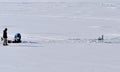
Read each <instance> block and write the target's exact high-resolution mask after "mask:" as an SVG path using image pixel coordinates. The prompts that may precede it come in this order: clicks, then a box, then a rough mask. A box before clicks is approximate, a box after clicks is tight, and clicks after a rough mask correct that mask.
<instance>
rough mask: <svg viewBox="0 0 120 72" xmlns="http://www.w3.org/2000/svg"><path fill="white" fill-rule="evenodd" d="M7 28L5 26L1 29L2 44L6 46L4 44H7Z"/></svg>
mask: <svg viewBox="0 0 120 72" xmlns="http://www.w3.org/2000/svg"><path fill="white" fill-rule="evenodd" d="M7 38H8V37H7V28H5V29H4V30H3V45H4V46H6V45H8V44H7V43H8V42H7Z"/></svg>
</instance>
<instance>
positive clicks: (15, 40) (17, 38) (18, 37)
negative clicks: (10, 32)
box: [14, 33, 21, 43]
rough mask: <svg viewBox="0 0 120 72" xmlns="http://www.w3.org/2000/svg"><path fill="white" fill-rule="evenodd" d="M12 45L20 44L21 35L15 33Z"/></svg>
mask: <svg viewBox="0 0 120 72" xmlns="http://www.w3.org/2000/svg"><path fill="white" fill-rule="evenodd" d="M14 43H21V34H20V33H17V34H16V35H15V37H14Z"/></svg>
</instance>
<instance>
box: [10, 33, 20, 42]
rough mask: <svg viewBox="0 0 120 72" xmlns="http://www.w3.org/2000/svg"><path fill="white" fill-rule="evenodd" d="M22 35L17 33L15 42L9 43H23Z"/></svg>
mask: <svg viewBox="0 0 120 72" xmlns="http://www.w3.org/2000/svg"><path fill="white" fill-rule="evenodd" d="M21 42H22V41H21V34H20V33H16V34H15V36H14V40H13V41H12V40H8V43H21Z"/></svg>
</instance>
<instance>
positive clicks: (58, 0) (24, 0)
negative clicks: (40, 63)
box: [0, 0, 120, 2]
mask: <svg viewBox="0 0 120 72" xmlns="http://www.w3.org/2000/svg"><path fill="white" fill-rule="evenodd" d="M81 1H82V2H86V1H87V2H120V0H0V2H81Z"/></svg>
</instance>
